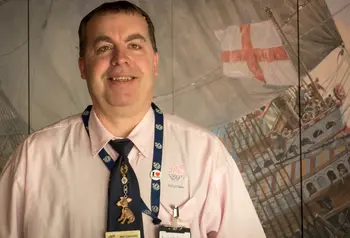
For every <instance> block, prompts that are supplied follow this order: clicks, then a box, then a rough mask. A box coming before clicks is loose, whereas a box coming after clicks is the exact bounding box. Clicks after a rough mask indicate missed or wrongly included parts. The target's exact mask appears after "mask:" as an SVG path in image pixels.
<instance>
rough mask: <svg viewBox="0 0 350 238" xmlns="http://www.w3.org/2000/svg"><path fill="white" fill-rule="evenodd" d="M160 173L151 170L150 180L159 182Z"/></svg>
mask: <svg viewBox="0 0 350 238" xmlns="http://www.w3.org/2000/svg"><path fill="white" fill-rule="evenodd" d="M160 176H161V172H160V171H159V170H157V169H155V170H152V172H151V179H152V180H160Z"/></svg>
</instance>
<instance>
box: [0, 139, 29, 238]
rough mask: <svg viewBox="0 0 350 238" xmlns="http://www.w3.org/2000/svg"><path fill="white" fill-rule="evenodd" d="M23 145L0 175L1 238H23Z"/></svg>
mask: <svg viewBox="0 0 350 238" xmlns="http://www.w3.org/2000/svg"><path fill="white" fill-rule="evenodd" d="M22 149H23V145H21V146H19V147H18V148H17V150H16V151H15V153H14V154H13V155H12V156H11V157H10V159H9V160H8V162H7V163H6V166H5V167H4V169H3V170H2V172H1V175H0V238H23V221H24V217H23V216H24V176H23V175H24V171H25V169H24V167H23V166H24V161H25V160H26V158H25V156H23V153H22Z"/></svg>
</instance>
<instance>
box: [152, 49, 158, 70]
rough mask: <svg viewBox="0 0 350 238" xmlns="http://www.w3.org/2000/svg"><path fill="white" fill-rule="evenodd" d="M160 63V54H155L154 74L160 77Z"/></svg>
mask: <svg viewBox="0 0 350 238" xmlns="http://www.w3.org/2000/svg"><path fill="white" fill-rule="evenodd" d="M158 61H159V54H158V52H157V53H155V54H154V61H153V67H154V68H153V70H154V74H155V75H157V76H158Z"/></svg>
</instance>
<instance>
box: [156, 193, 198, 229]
mask: <svg viewBox="0 0 350 238" xmlns="http://www.w3.org/2000/svg"><path fill="white" fill-rule="evenodd" d="M173 206H174V204H166V203H164V202H161V204H160V210H159V215H160V219H161V220H162V225H171V220H172V217H173V208H172V207H173ZM178 208H179V218H178V219H177V225H178V226H183V227H190V226H191V224H192V222H194V221H195V220H197V219H196V217H197V216H198V209H197V202H196V198H195V197H192V198H190V199H189V200H187V201H186V202H184V203H183V204H182V205H180V206H178Z"/></svg>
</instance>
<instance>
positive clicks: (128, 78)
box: [108, 76, 136, 82]
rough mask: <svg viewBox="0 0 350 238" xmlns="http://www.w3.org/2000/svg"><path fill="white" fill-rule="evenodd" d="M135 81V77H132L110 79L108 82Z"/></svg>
mask: <svg viewBox="0 0 350 238" xmlns="http://www.w3.org/2000/svg"><path fill="white" fill-rule="evenodd" d="M134 79H136V77H132V76H121V77H110V78H108V80H111V81H117V82H127V81H131V80H134Z"/></svg>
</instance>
